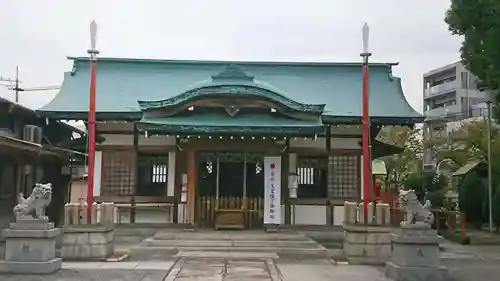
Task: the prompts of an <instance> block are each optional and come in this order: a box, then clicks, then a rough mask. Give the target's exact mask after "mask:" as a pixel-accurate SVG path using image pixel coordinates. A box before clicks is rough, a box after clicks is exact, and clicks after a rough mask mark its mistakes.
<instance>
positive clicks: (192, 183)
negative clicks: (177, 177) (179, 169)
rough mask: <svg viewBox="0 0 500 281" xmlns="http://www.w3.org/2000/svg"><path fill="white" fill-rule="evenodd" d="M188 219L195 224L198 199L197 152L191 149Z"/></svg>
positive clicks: (188, 171)
mask: <svg viewBox="0 0 500 281" xmlns="http://www.w3.org/2000/svg"><path fill="white" fill-rule="evenodd" d="M187 178H188V190H187V208H186V209H187V218H188V223H190V224H194V219H195V205H196V202H195V199H196V151H195V150H194V149H189V150H188V151H187Z"/></svg>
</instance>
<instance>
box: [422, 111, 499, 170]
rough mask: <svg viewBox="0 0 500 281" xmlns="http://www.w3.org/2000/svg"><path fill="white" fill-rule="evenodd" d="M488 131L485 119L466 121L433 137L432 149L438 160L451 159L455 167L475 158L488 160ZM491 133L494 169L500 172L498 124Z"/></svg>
mask: <svg viewBox="0 0 500 281" xmlns="http://www.w3.org/2000/svg"><path fill="white" fill-rule="evenodd" d="M487 133H488V127H487V123H486V122H485V121H484V120H481V119H479V120H476V121H468V122H464V123H463V124H462V125H461V126H460V127H458V129H456V130H454V131H452V132H450V133H449V134H447V135H446V136H442V137H435V138H433V139H432V140H431V141H430V142H431V143H432V144H431V147H432V151H433V153H434V156H435V158H436V159H437V160H438V161H441V160H443V159H449V160H451V161H452V162H453V163H454V164H455V165H454V166H455V168H459V167H461V166H464V165H465V164H467V163H468V162H470V161H474V160H477V161H484V162H488V135H487ZM491 135H492V145H491V149H492V156H493V157H492V162H491V163H492V165H493V170H494V171H497V172H500V131H499V128H498V127H497V126H493V127H492V132H491ZM496 156H497V157H496ZM499 176H500V174H499Z"/></svg>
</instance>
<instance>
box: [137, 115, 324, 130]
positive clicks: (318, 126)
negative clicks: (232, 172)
mask: <svg viewBox="0 0 500 281" xmlns="http://www.w3.org/2000/svg"><path fill="white" fill-rule="evenodd" d="M136 124H137V127H138V128H139V129H140V130H148V131H152V132H169V133H172V134H175V133H179V134H181V133H191V134H203V133H207V134H208V133H224V134H226V133H238V134H245V133H248V134H287V135H291V134H292V135H293V134H297V135H307V134H319V133H324V130H325V127H324V126H323V123H321V120H320V118H319V117H318V118H317V119H316V120H295V119H291V118H286V117H283V116H271V115H265V114H262V115H235V116H233V117H229V116H223V115H215V114H193V115H192V116H170V117H156V118H155V117H143V118H142V119H141V120H140V121H139V122H137V123H136Z"/></svg>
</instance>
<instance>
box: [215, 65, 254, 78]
mask: <svg viewBox="0 0 500 281" xmlns="http://www.w3.org/2000/svg"><path fill="white" fill-rule="evenodd" d="M218 79H236V80H246V81H253V80H254V76H251V75H248V74H247V73H246V72H245V71H244V70H243V68H241V67H240V66H238V65H236V64H228V65H227V66H226V68H225V69H224V70H223V71H222V72H220V73H219V74H217V75H212V80H218Z"/></svg>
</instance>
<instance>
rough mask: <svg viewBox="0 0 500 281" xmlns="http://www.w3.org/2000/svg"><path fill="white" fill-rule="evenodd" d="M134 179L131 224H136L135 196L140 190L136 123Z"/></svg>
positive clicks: (135, 127) (135, 128) (135, 129)
mask: <svg viewBox="0 0 500 281" xmlns="http://www.w3.org/2000/svg"><path fill="white" fill-rule="evenodd" d="M134 154H135V157H134V173H135V175H134V178H135V181H134V183H135V185H134V190H133V191H132V197H131V200H130V201H131V202H130V204H131V205H132V208H130V223H134V222H135V215H136V212H135V194H136V192H137V189H138V188H139V130H138V129H137V126H136V124H135V122H134Z"/></svg>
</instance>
